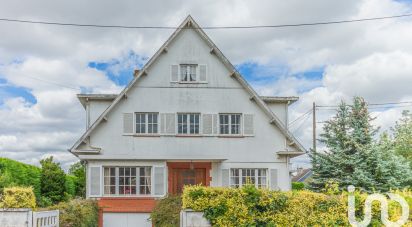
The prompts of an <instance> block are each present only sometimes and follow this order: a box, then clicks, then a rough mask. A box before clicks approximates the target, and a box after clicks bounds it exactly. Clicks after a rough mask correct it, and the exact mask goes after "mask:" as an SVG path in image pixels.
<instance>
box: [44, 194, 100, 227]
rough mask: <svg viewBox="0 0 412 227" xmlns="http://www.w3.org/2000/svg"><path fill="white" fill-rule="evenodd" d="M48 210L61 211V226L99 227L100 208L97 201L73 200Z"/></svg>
mask: <svg viewBox="0 0 412 227" xmlns="http://www.w3.org/2000/svg"><path fill="white" fill-rule="evenodd" d="M47 209H48V210H59V211H60V217H59V221H60V226H63V227H97V226H98V218H99V208H98V206H97V202H96V201H95V200H90V199H73V200H70V201H67V202H60V203H58V204H57V205H54V206H50V207H48V208H47Z"/></svg>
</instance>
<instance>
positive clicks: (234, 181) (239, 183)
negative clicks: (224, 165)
mask: <svg viewBox="0 0 412 227" xmlns="http://www.w3.org/2000/svg"><path fill="white" fill-rule="evenodd" d="M236 171H237V174H235V175H234V172H236ZM248 171H253V172H254V173H253V184H254V185H255V187H256V188H269V177H268V174H269V170H268V169H267V168H230V169H229V187H231V188H237V187H243V186H244V185H245V183H244V182H243V181H244V178H246V177H251V176H247V175H245V174H244V173H247V172H248ZM261 171H263V172H261ZM260 173H264V174H261V175H260ZM261 179H264V181H262V180H261ZM259 182H260V183H259Z"/></svg>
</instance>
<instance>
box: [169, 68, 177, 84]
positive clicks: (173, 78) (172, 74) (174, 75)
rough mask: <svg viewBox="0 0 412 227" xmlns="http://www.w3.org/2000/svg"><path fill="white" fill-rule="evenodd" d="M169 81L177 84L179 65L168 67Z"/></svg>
mask: <svg viewBox="0 0 412 227" xmlns="http://www.w3.org/2000/svg"><path fill="white" fill-rule="evenodd" d="M170 81H171V82H179V65H171V66H170Z"/></svg>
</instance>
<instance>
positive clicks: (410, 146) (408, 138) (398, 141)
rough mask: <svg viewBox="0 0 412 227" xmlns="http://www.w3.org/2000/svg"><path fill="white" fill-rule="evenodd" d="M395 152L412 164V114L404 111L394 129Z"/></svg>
mask: <svg viewBox="0 0 412 227" xmlns="http://www.w3.org/2000/svg"><path fill="white" fill-rule="evenodd" d="M392 130H393V135H394V140H393V142H394V146H395V152H396V153H397V154H399V155H402V156H403V157H405V158H406V159H407V160H408V161H409V162H410V163H411V164H412V113H411V112H410V111H404V112H403V113H402V118H401V119H400V120H399V121H398V122H396V125H395V127H394V128H393V129H392Z"/></svg>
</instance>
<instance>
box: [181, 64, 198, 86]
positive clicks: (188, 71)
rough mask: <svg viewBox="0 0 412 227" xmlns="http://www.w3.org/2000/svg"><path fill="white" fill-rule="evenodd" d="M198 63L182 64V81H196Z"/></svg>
mask: <svg viewBox="0 0 412 227" xmlns="http://www.w3.org/2000/svg"><path fill="white" fill-rule="evenodd" d="M196 70H197V65H194V64H182V65H180V81H181V82H196V81H197V77H196Z"/></svg>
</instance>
